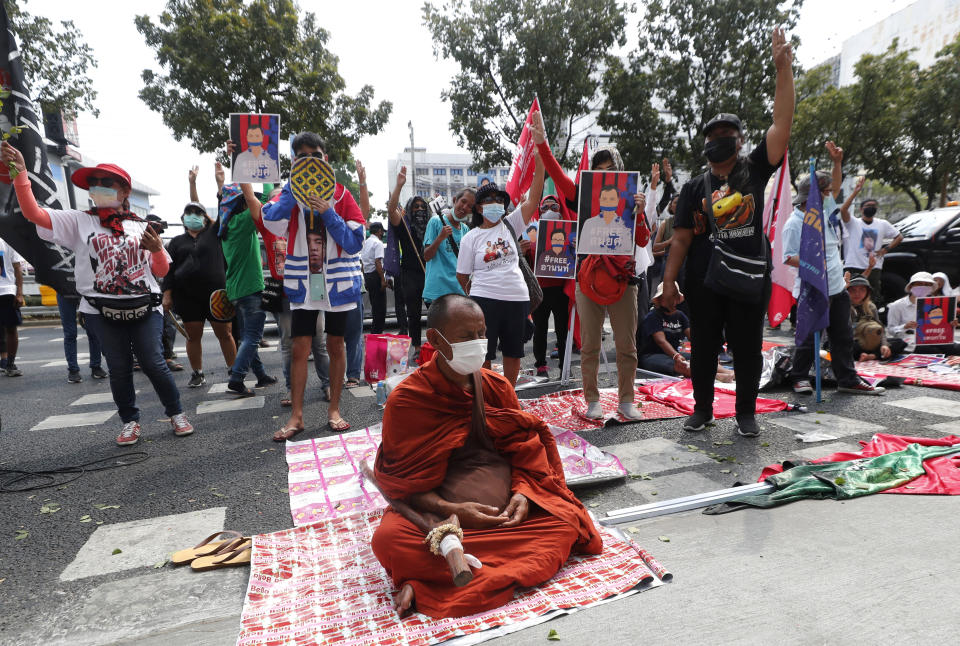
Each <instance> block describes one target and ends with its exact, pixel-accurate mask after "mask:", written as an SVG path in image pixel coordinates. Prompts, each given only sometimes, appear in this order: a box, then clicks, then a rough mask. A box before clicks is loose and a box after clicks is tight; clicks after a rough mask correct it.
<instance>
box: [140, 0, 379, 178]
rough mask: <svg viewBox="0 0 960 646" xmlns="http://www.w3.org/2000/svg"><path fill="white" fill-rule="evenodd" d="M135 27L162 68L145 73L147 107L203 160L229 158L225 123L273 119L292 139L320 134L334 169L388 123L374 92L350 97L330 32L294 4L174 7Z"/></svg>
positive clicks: (262, 1)
mask: <svg viewBox="0 0 960 646" xmlns="http://www.w3.org/2000/svg"><path fill="white" fill-rule="evenodd" d="M136 25H137V29H138V30H139V31H140V33H141V34H143V36H144V38H145V40H146V43H147V44H148V45H149V46H150V47H151V48H153V50H154V51H155V52H156V55H157V61H158V62H159V63H160V66H161V68H163V73H158V72H155V71H154V70H150V69H147V70H144V71H143V75H142V76H143V82H144V87H143V89H142V90H141V91H140V98H141V99H142V100H143V102H144V103H146V104H147V106H148V107H149V108H150V109H151V110H154V111H155V112H158V113H160V115H162V117H163V121H164V123H165V124H167V126H168V127H169V128H170V129H171V130H172V131H173V136H174V137H175V138H176V139H177V140H182V139H183V138H185V137H186V138H188V139H189V140H190V141H191V142H193V145H194V147H195V148H197V150H199V151H201V152H214V151H218V150H220V149H221V148H222V146H223V141H224V140H225V139H226V137H227V132H226V128H225V126H224V122H225V120H226V116H227V114H229V113H231V112H267V113H278V114H280V115H281V126H282V127H283V128H284V130H285V131H286V132H300V131H303V130H310V131H313V132H316V133H317V134H319V135H320V136H321V137H323V139H324V140H325V141H326V143H327V153H328V154H329V155H330V157H331V159H333V160H337V159H346V158H347V157H348V156H349V152H350V148H351V147H352V146H354V145H356V143H357V142H358V141H359V140H360V137H361V136H363V135H372V134H376V133H377V132H379V131H380V130H381V129H382V128H383V126H384V125H385V124H386V122H387V119H388V117H389V115H390V110H391V109H392V105H391V104H390V103H389V102H387V101H381V102H380V103H379V104H378V105H376V106H373V105H372V100H373V94H374V92H373V88H372V87H371V86H369V85H364V86H363V87H362V88H361V89H360V91H359V92H358V93H357V94H356V95H355V96H350V95H348V94H347V93H345V92H344V88H345V87H346V84H345V82H344V80H343V77H341V76H340V73H339V72H338V71H337V63H338V59H337V57H336V56H335V55H334V54H333V53H332V52H330V51H329V50H328V49H327V48H326V44H327V41H328V39H329V34H328V32H327V31H326V30H324V29H322V28H321V27H320V26H318V24H317V19H316V16H314V14H312V13H306V14H304V15H303V16H302V17H301V16H300V15H299V14H298V11H297V7H296V5H294V3H293V2H292V0H252V1H247V2H245V1H244V0H193V1H191V2H183V1H182V0H168V2H167V7H166V10H165V11H164V12H163V13H161V14H160V17H159V20H158V21H157V22H156V23H155V22H154V21H153V20H152V19H151V18H150V17H149V16H137V18H136Z"/></svg>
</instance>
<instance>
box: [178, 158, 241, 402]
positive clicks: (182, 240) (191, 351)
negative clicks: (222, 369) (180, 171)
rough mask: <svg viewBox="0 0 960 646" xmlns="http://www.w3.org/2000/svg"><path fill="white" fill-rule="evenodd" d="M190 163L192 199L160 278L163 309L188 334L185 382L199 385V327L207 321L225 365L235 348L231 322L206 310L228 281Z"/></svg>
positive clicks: (201, 382) (214, 230) (201, 379)
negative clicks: (188, 369)
mask: <svg viewBox="0 0 960 646" xmlns="http://www.w3.org/2000/svg"><path fill="white" fill-rule="evenodd" d="M198 171H199V169H198V167H197V166H194V167H193V168H192V169H191V170H190V173H189V179H190V193H191V194H190V198H191V200H193V201H191V202H189V203H188V204H187V205H186V206H185V207H183V214H182V215H181V216H180V221H181V222H182V223H183V229H184V232H183V233H181V234H180V235H178V236H176V237H175V238H173V239H172V240H171V241H170V242H169V243H168V245H167V252H168V253H169V254H170V258H171V262H170V271H168V272H167V275H166V276H165V277H164V279H163V307H164V309H166V310H168V311H169V310H171V309H172V310H173V312H175V313H176V314H177V315H178V316H179V317H180V318H181V320H182V321H183V327H184V329H185V330H186V332H187V359H188V360H189V361H190V367H191V368H192V369H193V373H192V374H191V375H190V381H189V382H188V383H187V386H189V387H190V388H199V387H200V386H202V385H204V384H205V383H207V380H206V376H205V375H204V373H203V343H202V339H203V328H204V321H209V322H210V327H212V328H213V333H214V334H215V335H216V337H217V340H218V341H219V342H220V352H221V353H222V354H223V360H224V363H225V364H226V367H227V369H230V368H231V367H232V366H233V362H234V359H235V358H236V356H237V346H236V342H235V341H234V338H233V333H232V329H231V324H230V322H229V321H226V322H225V321H218V320H217V319H215V318H214V317H213V316H212V315H211V313H210V295H211V294H212V293H213V292H215V291H217V290H218V289H223V288H224V286H225V285H226V274H225V273H224V265H225V263H224V259H223V251H222V250H221V246H220V240H219V239H218V237H217V230H218V227H217V226H215V225H214V222H213V220H211V219H210V216H209V215H207V210H206V209H205V208H204V207H203V205H202V204H201V203H200V202H199V201H198V200H196V199H194V198H196V197H198V195H197V173H198Z"/></svg>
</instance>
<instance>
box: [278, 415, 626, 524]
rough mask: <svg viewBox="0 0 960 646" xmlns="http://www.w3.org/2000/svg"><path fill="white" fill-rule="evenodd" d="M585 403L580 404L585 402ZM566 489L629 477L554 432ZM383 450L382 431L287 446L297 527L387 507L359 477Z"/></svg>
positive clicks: (605, 457)
mask: <svg viewBox="0 0 960 646" xmlns="http://www.w3.org/2000/svg"><path fill="white" fill-rule="evenodd" d="M581 399H582V398H581ZM550 430H551V431H552V432H553V435H554V438H555V439H556V441H557V451H558V452H559V453H560V459H561V460H562V461H563V471H564V475H565V476H566V479H567V486H570V487H575V486H577V485H586V484H596V483H598V482H606V481H608V480H616V479H618V478H623V477H625V476H626V475H627V470H626V469H625V468H624V467H623V465H622V464H620V460H618V459H617V456H615V455H613V454H611V453H606V452H605V451H601V450H600V449H598V448H597V447H595V446H594V445H592V444H590V443H589V442H587V441H586V440H584V439H583V438H582V437H580V436H579V435H577V434H576V433H574V432H573V431H570V430H568V429H566V428H559V427H556V426H551V427H550ZM379 446H380V425H379V424H377V425H375V426H371V427H369V428H365V429H362V430H359V431H353V432H351V433H344V434H342V435H338V436H335V437H325V438H314V439H310V440H304V441H302V442H287V466H288V469H289V472H288V476H287V480H288V490H289V493H290V513H291V515H292V516H293V524H294V525H295V526H297V527H300V526H302V525H308V524H310V523H314V522H316V521H319V520H326V519H330V518H337V517H339V516H342V515H344V514H350V513H355V512H365V511H371V510H377V509H383V508H384V507H386V506H387V504H386V501H384V499H383V497H382V496H381V495H380V493H379V492H378V491H377V489H376V487H372V486H370V485H369V484H368V483H366V482H365V481H363V480H362V479H361V477H360V464H361V463H362V462H363V461H364V460H368V461H369V462H370V463H371V464H372V463H373V460H374V458H375V457H376V455H377V447H379Z"/></svg>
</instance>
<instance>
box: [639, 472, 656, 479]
mask: <svg viewBox="0 0 960 646" xmlns="http://www.w3.org/2000/svg"><path fill="white" fill-rule="evenodd" d="M640 477H641V478H643V479H644V480H653V476H652V475H650V474H649V473H641V474H640Z"/></svg>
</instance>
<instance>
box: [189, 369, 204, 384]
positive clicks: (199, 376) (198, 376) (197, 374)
mask: <svg viewBox="0 0 960 646" xmlns="http://www.w3.org/2000/svg"><path fill="white" fill-rule="evenodd" d="M205 383H207V378H206V377H205V376H204V375H203V370H194V371H193V374H192V375H190V381H188V382H187V387H188V388H199V387H200V386H202V385H203V384H205Z"/></svg>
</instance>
